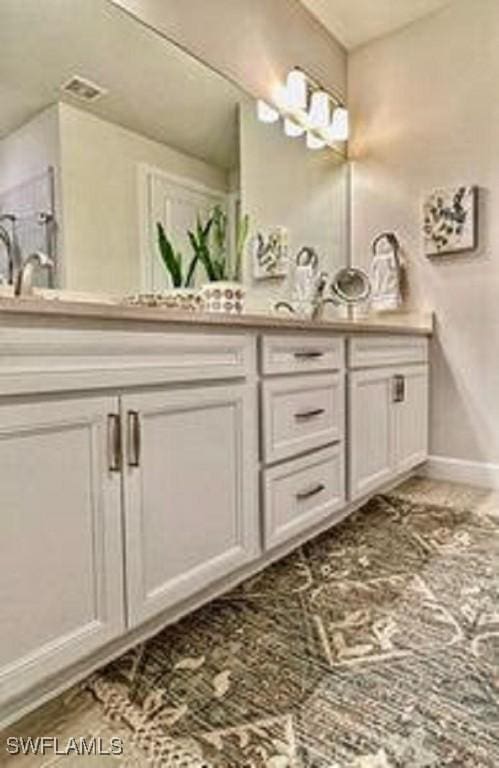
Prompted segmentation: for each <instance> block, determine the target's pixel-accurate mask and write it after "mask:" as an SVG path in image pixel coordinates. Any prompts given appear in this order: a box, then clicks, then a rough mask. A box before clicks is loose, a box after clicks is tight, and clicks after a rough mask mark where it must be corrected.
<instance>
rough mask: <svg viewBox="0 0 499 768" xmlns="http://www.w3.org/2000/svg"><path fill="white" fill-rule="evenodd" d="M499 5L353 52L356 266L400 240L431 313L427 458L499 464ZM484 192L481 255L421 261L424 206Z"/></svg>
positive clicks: (418, 300) (484, 0)
mask: <svg viewBox="0 0 499 768" xmlns="http://www.w3.org/2000/svg"><path fill="white" fill-rule="evenodd" d="M498 41H499V3H498V2H497V0H455V2H453V3H452V4H451V5H450V6H449V7H447V8H446V9H444V10H443V11H441V12H439V13H438V14H437V15H434V16H431V17H428V18H426V19H424V20H422V21H420V22H417V23H415V24H413V25H411V26H410V27H407V28H405V29H404V30H402V31H400V32H398V33H396V34H393V35H391V36H389V37H386V38H384V39H381V40H379V41H377V42H374V43H372V44H370V45H367V46H366V47H363V48H362V49H360V50H358V51H356V52H354V53H353V55H352V56H351V59H350V69H349V95H350V106H351V108H352V111H353V125H354V135H353V140H352V143H351V152H352V157H353V158H354V163H353V230H352V237H353V248H352V252H353V254H354V255H355V257H354V260H356V261H357V262H360V263H363V264H367V262H368V260H369V246H370V242H371V240H372V238H373V237H374V236H375V235H376V233H378V232H380V231H381V230H384V229H391V230H394V231H395V232H397V234H398V235H399V237H400V239H401V241H402V244H403V247H404V251H405V253H406V257H407V260H408V265H409V279H410V285H411V302H412V304H414V305H417V306H429V307H433V308H434V309H435V311H436V314H437V321H438V334H437V339H436V341H435V344H434V350H433V370H432V410H431V452H432V453H433V454H436V455H439V456H447V457H455V458H460V459H466V460H475V461H481V462H491V463H499V396H498V393H499V354H498V350H499V217H498V216H497V215H496V210H498V209H499V161H498V158H499V100H498V98H497V93H498V83H499V45H498ZM460 183H474V184H478V185H479V186H480V188H481V194H482V199H483V206H482V211H481V213H482V217H483V218H482V220H483V226H482V232H481V246H480V249H479V251H478V253H476V254H474V255H472V256H464V257H457V258H452V259H448V260H446V261H439V262H436V261H429V260H428V259H426V258H425V256H424V255H423V250H422V241H421V198H422V194H423V192H424V191H425V190H428V189H431V188H433V187H436V186H447V185H454V184H460Z"/></svg>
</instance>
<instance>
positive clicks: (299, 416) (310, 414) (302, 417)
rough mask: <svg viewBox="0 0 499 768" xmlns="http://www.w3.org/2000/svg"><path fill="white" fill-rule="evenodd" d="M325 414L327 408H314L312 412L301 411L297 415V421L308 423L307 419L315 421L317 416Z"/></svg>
mask: <svg viewBox="0 0 499 768" xmlns="http://www.w3.org/2000/svg"><path fill="white" fill-rule="evenodd" d="M323 413H325V408H312V410H310V411H299V412H298V413H295V419H297V420H298V421H306V420H307V419H313V418H314V417H315V416H320V415H321V414H323Z"/></svg>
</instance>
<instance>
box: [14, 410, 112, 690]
mask: <svg viewBox="0 0 499 768" xmlns="http://www.w3.org/2000/svg"><path fill="white" fill-rule="evenodd" d="M117 408H118V401H117V399H115V398H106V397H99V398H91V397H89V398H83V397H81V398H78V399H55V398H47V399H46V400H44V401H42V400H37V401H36V402H33V401H30V402H24V403H19V401H14V402H12V401H6V400H4V401H3V402H2V403H1V404H0V488H1V512H0V701H1V700H3V701H6V700H7V699H11V698H14V697H15V696H16V695H18V694H20V693H22V692H23V690H25V689H27V688H30V687H31V686H33V685H35V684H36V683H37V682H39V681H41V680H42V679H43V678H46V677H48V676H50V675H51V674H53V673H55V672H57V671H58V670H59V669H62V668H64V667H67V666H68V665H70V664H71V663H72V662H75V661H77V660H78V659H80V658H82V657H83V656H85V655H87V654H89V653H90V652H91V651H93V650H95V649H97V648H98V647H99V646H101V645H103V644H104V643H105V642H107V641H109V640H111V639H112V638H113V637H115V636H116V635H118V634H120V633H121V632H122V631H123V628H124V616H123V602H124V601H123V582H122V551H121V545H120V541H121V523H120V514H121V509H120V476H119V474H114V473H111V472H110V471H108V457H107V453H108V451H107V449H108V445H107V441H108V414H109V413H111V412H116V411H117Z"/></svg>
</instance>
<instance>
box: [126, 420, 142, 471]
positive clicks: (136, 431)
mask: <svg viewBox="0 0 499 768" xmlns="http://www.w3.org/2000/svg"><path fill="white" fill-rule="evenodd" d="M127 454H128V466H129V467H138V466H139V465H140V418H139V414H138V412H137V411H128V413H127Z"/></svg>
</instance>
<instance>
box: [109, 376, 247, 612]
mask: <svg viewBox="0 0 499 768" xmlns="http://www.w3.org/2000/svg"><path fill="white" fill-rule="evenodd" d="M122 411H123V422H124V425H125V466H124V502H125V520H126V526H125V528H126V562H127V593H128V611H129V622H130V626H135V625H137V624H140V623H141V622H143V621H145V620H146V619H148V618H151V617H152V616H154V615H156V614H158V613H159V612H161V611H163V610H165V609H167V608H169V607H171V606H173V605H175V604H178V603H179V602H181V601H182V600H185V599H186V598H188V597H189V596H190V595H192V594H194V593H196V592H198V591H200V590H202V588H203V587H205V586H206V585H208V584H211V583H213V582H214V581H216V580H217V579H220V578H222V577H223V576H225V575H226V574H228V573H230V572H232V571H234V570H235V569H236V568H238V567H240V566H242V565H244V564H245V563H247V562H248V561H249V560H252V559H254V558H255V557H256V556H257V555H258V552H259V529H258V508H257V498H256V493H255V490H256V482H257V455H256V439H257V435H256V426H257V419H256V389H255V386H254V385H252V384H244V383H241V384H238V383H235V384H229V385H227V386H217V385H213V386H203V387H193V388H192V389H191V388H187V389H182V390H175V389H174V390H166V391H161V392H152V393H149V392H147V393H138V394H130V395H125V396H124V397H123V399H122Z"/></svg>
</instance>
